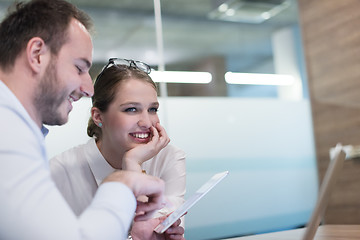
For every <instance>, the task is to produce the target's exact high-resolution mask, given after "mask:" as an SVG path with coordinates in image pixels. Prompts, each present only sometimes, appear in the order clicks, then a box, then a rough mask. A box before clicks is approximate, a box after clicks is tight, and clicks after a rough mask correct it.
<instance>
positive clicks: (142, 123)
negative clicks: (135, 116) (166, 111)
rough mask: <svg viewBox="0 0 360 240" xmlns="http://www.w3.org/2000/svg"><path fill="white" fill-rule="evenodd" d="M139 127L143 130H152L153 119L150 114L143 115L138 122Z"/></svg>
mask: <svg viewBox="0 0 360 240" xmlns="http://www.w3.org/2000/svg"><path fill="white" fill-rule="evenodd" d="M138 126H139V127H142V128H150V127H151V126H152V122H151V119H150V117H149V115H148V114H142V115H141V118H140V119H139V121H138Z"/></svg>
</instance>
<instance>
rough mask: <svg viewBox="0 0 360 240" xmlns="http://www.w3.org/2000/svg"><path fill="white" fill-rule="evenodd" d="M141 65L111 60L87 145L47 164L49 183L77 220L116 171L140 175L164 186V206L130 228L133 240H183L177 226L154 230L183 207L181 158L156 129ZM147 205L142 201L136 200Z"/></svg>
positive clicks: (97, 91)
mask: <svg viewBox="0 0 360 240" xmlns="http://www.w3.org/2000/svg"><path fill="white" fill-rule="evenodd" d="M149 73H150V67H149V66H148V65H146V64H144V63H142V62H138V61H133V60H124V59H110V60H109V63H108V64H107V65H106V66H105V67H104V69H103V70H102V72H101V73H100V74H99V76H98V77H97V79H96V82H95V84H94V95H93V97H92V102H93V107H92V109H91V118H90V120H89V123H88V129H87V133H88V135H89V136H90V137H92V139H90V140H89V141H88V142H87V143H86V144H84V145H80V146H77V147H75V148H72V149H70V150H68V151H66V152H64V153H62V154H60V155H58V156H56V157H55V158H53V159H51V161H50V166H51V172H52V176H53V179H54V181H55V183H56V185H57V187H58V188H59V189H60V191H61V192H62V194H63V195H64V197H65V199H66V200H67V202H68V203H69V205H70V206H71V208H72V209H73V210H74V212H75V213H76V214H77V215H81V213H82V211H83V210H84V209H85V208H86V207H87V206H88V205H89V204H90V202H91V199H92V198H93V196H94V194H95V192H96V190H97V187H98V185H99V184H100V183H101V182H102V180H103V179H104V178H105V177H106V176H107V175H109V174H110V173H111V172H113V171H115V170H117V169H120V170H121V169H123V170H132V171H139V172H141V171H143V172H146V173H147V174H150V175H153V176H157V177H160V178H161V179H163V180H164V181H165V195H166V197H167V198H168V202H169V204H168V205H167V206H165V208H164V209H161V210H160V211H159V212H158V213H157V214H156V215H155V218H153V219H151V220H148V221H146V222H141V221H138V222H136V221H135V222H134V224H133V227H132V229H131V236H132V238H133V239H139V240H140V239H141V240H144V239H183V232H184V229H183V228H182V226H179V224H180V222H177V223H176V224H174V225H173V226H172V228H169V230H168V231H167V232H165V234H162V235H159V234H157V233H155V232H153V229H154V228H155V227H156V225H157V224H158V223H159V222H160V220H161V219H163V218H164V217H163V216H165V215H167V214H169V213H170V212H171V211H173V210H174V209H175V208H177V207H178V206H179V205H181V204H182V203H183V202H184V194H185V153H184V152H183V151H182V150H180V149H178V148H176V147H174V146H172V145H168V143H169V141H170V139H169V138H168V136H167V134H166V131H165V130H164V128H163V127H162V126H161V125H160V123H159V117H158V115H157V110H158V108H159V102H158V100H157V91H156V85H155V83H154V82H153V81H152V79H151V78H150V76H149V75H148V74H149ZM138 200H139V201H146V199H138ZM135 219H136V218H135Z"/></svg>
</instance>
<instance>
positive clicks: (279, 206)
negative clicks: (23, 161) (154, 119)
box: [46, 97, 318, 240]
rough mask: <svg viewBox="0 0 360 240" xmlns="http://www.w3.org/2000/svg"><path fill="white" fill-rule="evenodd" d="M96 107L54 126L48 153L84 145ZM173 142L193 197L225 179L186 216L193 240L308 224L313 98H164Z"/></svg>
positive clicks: (82, 104)
mask: <svg viewBox="0 0 360 240" xmlns="http://www.w3.org/2000/svg"><path fill="white" fill-rule="evenodd" d="M90 106H91V102H90V100H89V99H82V100H80V101H79V102H76V103H75V104H74V110H73V111H72V112H71V113H70V119H69V123H67V124H66V125H65V126H62V127H51V129H50V130H51V131H50V133H49V135H48V137H47V139H46V144H47V147H48V149H49V155H50V156H53V155H54V154H57V153H59V152H61V151H63V150H66V149H67V148H70V147H72V146H75V145H77V144H80V143H83V142H86V141H87V139H88V137H87V136H86V125H87V119H88V117H89V109H90ZM159 115H160V118H161V121H162V122H163V123H165V124H166V129H167V131H168V134H169V136H170V137H171V144H174V145H176V146H178V147H180V148H182V149H183V150H184V151H185V152H186V153H187V194H186V198H188V197H189V196H190V195H191V194H193V193H194V192H195V191H196V190H197V189H198V188H199V187H200V186H201V185H202V184H203V183H204V182H205V181H206V180H207V179H208V178H210V177H211V176H212V174H214V173H216V172H220V171H224V170H229V171H230V174H229V176H228V177H227V178H226V179H224V181H223V182H221V183H220V184H219V185H218V186H216V188H215V189H213V190H212V191H211V192H210V193H209V195H207V196H205V197H204V198H203V199H201V200H200V202H199V203H198V204H197V205H195V206H194V208H192V209H191V211H189V213H188V214H187V216H186V222H185V225H186V237H187V239H191V240H196V239H216V238H223V237H230V236H238V235H244V234H253V233H260V232H268V231H275V230H280V229H289V228H294V227H298V226H302V225H304V224H305V223H306V222H307V221H308V219H309V217H310V213H311V211H312V209H313V207H314V204H315V201H316V194H317V190H318V188H317V170H316V160H315V149H314V141H313V131H312V122H311V116H310V104H309V101H308V100H302V101H284V100H277V99H254V98H253V99H246V98H227V97H202V98H199V97H197V98H196V97H171V98H166V99H164V98H161V99H160V110H159Z"/></svg>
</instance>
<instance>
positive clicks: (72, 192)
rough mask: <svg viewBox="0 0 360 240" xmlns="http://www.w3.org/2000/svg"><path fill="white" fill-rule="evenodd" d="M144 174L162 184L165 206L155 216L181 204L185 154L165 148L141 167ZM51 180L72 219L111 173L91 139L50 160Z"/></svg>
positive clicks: (184, 182) (93, 140)
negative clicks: (157, 178) (72, 214)
mask: <svg viewBox="0 0 360 240" xmlns="http://www.w3.org/2000/svg"><path fill="white" fill-rule="evenodd" d="M142 167H143V169H144V170H146V172H147V174H150V175H152V176H157V177H159V178H161V179H163V180H164V181H165V196H166V197H167V199H168V200H169V203H170V204H169V205H168V206H167V207H166V208H164V209H162V210H160V211H159V214H158V215H156V216H159V215H164V214H167V213H170V212H171V211H173V210H174V209H175V208H176V207H178V206H180V205H181V204H182V203H183V202H184V195H185V188H186V174H185V170H186V169H185V167H186V166H185V153H184V151H182V150H181V149H179V148H177V147H175V146H172V145H168V146H166V147H165V148H164V149H162V150H161V151H160V152H159V153H158V154H157V155H156V156H155V157H154V158H152V159H150V160H148V161H146V162H144V163H143V165H142ZM50 169H51V174H52V177H53V179H54V181H55V183H56V185H57V187H58V188H59V190H60V192H61V193H62V194H63V196H64V198H65V199H66V201H67V202H68V203H69V205H70V206H71V208H72V209H73V211H74V212H75V214H76V215H80V214H81V213H82V212H83V211H84V209H86V207H87V206H88V205H89V204H90V203H91V201H92V198H93V196H94V194H95V192H96V190H97V188H98V186H99V184H100V183H101V182H102V181H103V180H104V178H105V177H106V176H108V175H109V174H110V173H112V172H114V171H115V169H114V168H113V167H112V166H111V165H110V164H109V163H108V162H107V161H106V160H105V158H104V157H103V156H102V154H101V152H100V151H99V149H98V147H97V146H96V142H95V139H90V140H89V141H88V142H87V143H86V144H82V145H79V146H77V147H74V148H71V149H69V150H67V151H65V152H63V153H61V154H59V155H57V156H55V157H54V158H52V159H51V160H50Z"/></svg>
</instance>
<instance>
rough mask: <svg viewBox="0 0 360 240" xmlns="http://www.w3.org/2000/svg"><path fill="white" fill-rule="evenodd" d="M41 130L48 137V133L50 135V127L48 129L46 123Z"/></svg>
mask: <svg viewBox="0 0 360 240" xmlns="http://www.w3.org/2000/svg"><path fill="white" fill-rule="evenodd" d="M41 132H42V134H43V135H44V137H46V135H48V133H49V129H47V128H46V127H45V126H44V125H42V127H41Z"/></svg>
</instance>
